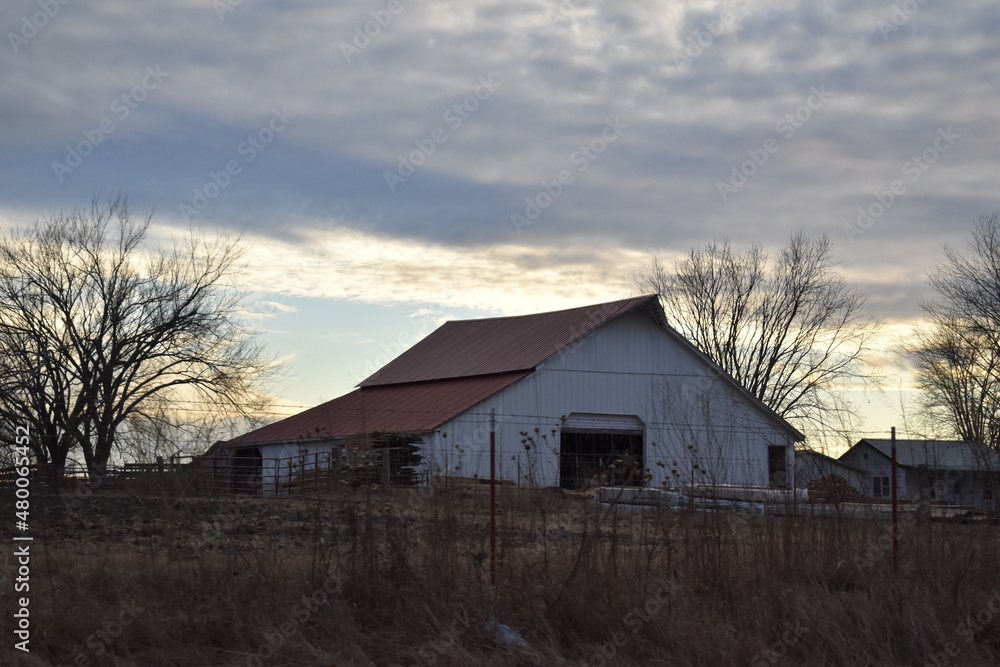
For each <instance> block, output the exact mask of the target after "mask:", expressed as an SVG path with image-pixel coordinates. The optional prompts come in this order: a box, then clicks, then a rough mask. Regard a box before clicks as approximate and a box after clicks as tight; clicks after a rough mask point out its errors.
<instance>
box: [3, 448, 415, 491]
mask: <svg viewBox="0 0 1000 667" xmlns="http://www.w3.org/2000/svg"><path fill="white" fill-rule="evenodd" d="M25 467H27V468H28V471H29V472H28V477H29V479H30V480H31V488H32V491H33V492H34V493H65V492H73V491H76V490H78V489H79V488H81V487H89V488H91V489H95V488H100V489H103V490H112V489H116V490H123V491H132V492H140V493H141V492H155V493H170V494H172V495H187V494H190V495H227V494H248V495H274V496H282V495H285V496H287V495H307V494H315V493H328V492H330V491H333V490H336V488H337V487H338V486H340V485H344V486H354V487H356V486H363V485H381V486H386V487H390V486H419V485H426V484H427V481H428V480H427V474H426V473H425V472H423V471H421V470H418V469H417V467H416V466H414V465H413V456H412V452H411V451H410V450H409V449H408V448H405V447H389V448H371V449H362V448H358V449H347V448H342V449H340V450H339V451H337V450H329V451H321V452H312V453H308V454H299V455H296V456H289V457H284V458H264V457H248V456H244V457H239V456H182V457H173V458H171V459H163V458H160V459H158V460H157V461H156V462H152V463H126V464H123V465H120V466H113V465H112V466H106V467H105V468H104V469H103V470H101V471H100V472H97V473H94V472H88V471H87V470H86V469H85V468H83V467H80V466H76V465H71V466H67V467H65V468H63V469H61V470H60V469H59V468H58V467H57V466H54V465H51V464H37V465H30V466H20V467H18V468H14V467H10V468H0V491H3V492H9V491H13V489H14V485H15V480H16V479H17V477H19V476H23V475H20V474H19V472H18V471H19V470H22V469H23V468H25Z"/></svg>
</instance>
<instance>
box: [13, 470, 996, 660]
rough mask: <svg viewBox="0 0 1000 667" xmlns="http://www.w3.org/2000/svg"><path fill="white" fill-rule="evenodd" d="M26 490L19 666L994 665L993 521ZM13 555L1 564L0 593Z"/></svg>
mask: <svg viewBox="0 0 1000 667" xmlns="http://www.w3.org/2000/svg"><path fill="white" fill-rule="evenodd" d="M498 498H499V503H498V506H499V509H498V514H497V520H498V533H497V554H498V558H497V567H496V586H493V585H491V583H490V558H489V527H488V526H489V523H488V522H489V513H488V494H487V493H486V490H485V488H481V487H480V488H476V487H466V488H458V489H445V490H441V489H438V490H436V491H433V492H432V491H431V490H429V489H394V490H393V491H392V492H391V493H389V494H383V493H382V492H380V491H378V490H375V489H366V488H361V489H345V490H343V491H341V492H340V493H338V494H336V495H323V496H317V497H312V498H260V497H236V498H233V497H226V498H190V497H164V496H156V495H135V494H123V493H114V494H112V493H96V494H93V495H87V496H75V495H66V496H57V495H53V496H47V497H43V496H36V497H35V498H33V507H32V512H33V515H32V517H33V534H34V536H35V541H34V542H33V546H32V564H31V567H32V570H31V619H32V631H33V636H32V640H31V649H32V651H31V653H30V654H24V653H21V652H18V651H14V650H12V649H11V648H10V647H11V646H12V645H13V642H14V640H12V639H11V635H10V634H7V638H8V639H7V645H6V646H4V654H5V656H9V660H8V658H7V657H5V658H4V660H3V662H4V664H16V665H60V666H62V665H118V666H125V665H129V666H131V665H143V666H146V665H184V666H197V665H247V666H252V665H274V666H277V665H283V666H292V665H297V666H307V665H308V666H312V665H317V666H318V665H324V666H327V665H387V666H388V665H401V666H413V665H446V666H450V665H455V666H457V665H463V666H465V665H643V666H656V665H672V666H673V665H706V666H709V665H711V666H713V667H714V666H717V665H753V666H757V665H856V666H858V667H863V666H866V665H872V666H875V665H945V664H948V665H990V664H1000V526H996V525H993V524H976V525H960V524H944V523H933V522H926V523H912V522H911V523H907V524H903V525H902V526H901V529H900V536H899V537H900V552H899V561H898V568H897V570H896V571H894V569H893V566H892V553H891V552H892V550H891V541H892V540H891V532H890V527H889V526H888V525H887V524H885V523H876V522H869V521H862V520H841V519H831V518H827V519H818V518H802V517H799V518H775V517H746V518H741V517H738V516H728V515H711V514H690V513H687V512H676V511H670V510H643V511H637V510H614V509H608V508H600V507H598V506H596V505H595V503H594V502H593V501H592V500H590V499H588V498H585V497H582V496H573V495H569V494H566V493H562V492H559V491H553V490H536V491H525V490H517V489H513V488H510V487H503V488H501V490H500V493H499V495H498ZM11 562H12V561H11V560H10V559H6V560H5V562H4V567H6V568H7V569H6V570H4V571H3V578H4V579H5V582H4V586H3V588H4V600H5V601H4V603H3V604H4V608H5V612H4V613H5V615H7V616H9V614H7V613H6V609H8V608H12V607H13V604H14V603H13V602H12V601H10V595H11V594H10V590H11V588H12V587H11V585H10V582H11V575H12V570H11Z"/></svg>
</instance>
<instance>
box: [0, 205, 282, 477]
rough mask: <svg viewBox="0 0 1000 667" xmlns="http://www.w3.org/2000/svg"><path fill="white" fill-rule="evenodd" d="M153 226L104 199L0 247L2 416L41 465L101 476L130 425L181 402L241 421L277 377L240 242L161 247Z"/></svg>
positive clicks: (189, 239) (186, 241) (17, 233)
mask: <svg viewBox="0 0 1000 667" xmlns="http://www.w3.org/2000/svg"><path fill="white" fill-rule="evenodd" d="M150 221H151V217H150V216H146V217H145V218H143V219H138V220H137V219H136V218H134V217H133V215H132V212H131V210H130V209H129V206H128V203H127V202H126V200H125V199H123V198H118V199H115V200H112V201H110V202H109V203H108V204H107V205H106V206H102V205H100V204H99V202H97V201H96V200H95V201H94V202H93V203H92V204H91V206H90V208H89V209H75V210H73V211H72V212H71V213H69V214H65V215H56V216H53V217H51V218H49V219H47V220H43V221H36V222H35V223H33V224H31V225H27V226H22V227H19V228H16V229H14V230H13V231H11V232H10V233H8V234H6V235H5V236H4V237H3V238H2V239H0V416H2V417H3V418H4V419H5V420H6V421H7V422H8V423H18V424H26V425H29V426H30V428H31V431H32V435H33V438H32V447H33V450H34V453H35V456H36V458H37V459H38V461H40V462H44V463H52V464H55V466H56V467H57V469H61V467H63V466H64V465H65V463H66V459H67V456H68V455H69V454H70V452H72V451H76V450H79V452H80V453H81V454H82V455H83V458H84V461H85V462H86V465H87V468H88V470H89V471H90V473H91V474H92V475H100V474H102V472H103V470H104V469H105V466H106V464H107V462H108V460H109V458H110V457H111V455H112V452H113V451H114V449H115V446H116V436H117V434H118V432H119V429H120V428H122V426H123V424H124V423H125V422H126V421H127V420H129V419H133V420H135V419H141V418H143V417H145V418H147V419H155V414H154V413H155V411H150V410H149V408H150V407H151V406H156V408H157V409H162V405H163V401H168V402H169V401H176V400H182V399H184V398H186V399H188V400H198V401H204V402H208V403H210V404H213V405H216V406H219V407H220V408H223V409H227V410H235V411H244V410H245V406H247V405H251V404H253V403H254V400H255V399H256V397H257V395H258V388H259V387H260V386H261V383H262V382H263V381H265V379H266V378H267V377H268V376H269V373H270V372H272V371H273V370H274V368H273V365H272V364H271V362H270V360H269V359H268V358H265V357H264V356H263V354H262V350H261V347H260V345H259V344H258V343H257V342H256V336H255V332H254V331H253V330H252V329H251V328H249V327H248V326H247V324H246V320H245V316H246V315H247V314H248V311H247V309H246V306H245V300H246V299H245V293H244V292H243V291H241V290H240V289H238V288H237V286H236V285H235V284H234V283H233V282H232V278H233V276H234V275H235V274H236V273H238V271H239V268H240V267H239V259H240V249H239V245H238V242H235V241H232V240H229V239H227V238H221V237H220V238H214V239H209V240H206V239H204V238H202V237H200V236H199V235H197V234H194V233H191V234H188V235H187V236H186V237H184V238H183V239H181V240H176V241H174V242H173V243H172V244H170V245H168V246H167V247H159V248H153V247H150V246H149V244H148V231H149V226H150ZM154 399H158V400H154Z"/></svg>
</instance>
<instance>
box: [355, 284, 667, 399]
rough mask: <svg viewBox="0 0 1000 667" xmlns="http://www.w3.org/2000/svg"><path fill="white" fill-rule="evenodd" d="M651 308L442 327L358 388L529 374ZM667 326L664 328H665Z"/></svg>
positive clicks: (646, 301)
mask: <svg viewBox="0 0 1000 667" xmlns="http://www.w3.org/2000/svg"><path fill="white" fill-rule="evenodd" d="M644 306H655V308H652V309H651V310H650V313H651V315H652V316H654V317H656V315H657V313H662V311H660V310H659V301H658V298H657V297H656V296H655V295H652V296H641V297H635V298H631V299H623V300H621V301H612V302H610V303H600V304H597V305H593V306H584V307H582V308H571V309H569V310H559V311H555V312H551V313H537V314H534V315H519V316H513V317H492V318H485V319H478V320H457V321H451V322H445V323H444V324H443V325H441V326H440V327H439V328H438V329H436V330H435V331H433V332H432V333H431V334H430V335H428V336H427V337H426V338H424V339H423V340H421V341H420V342H418V343H417V344H416V345H414V346H413V347H411V348H410V349H408V350H407V351H406V352H404V353H403V354H401V355H399V356H398V357H396V358H395V359H394V360H392V361H390V362H389V363H388V364H386V365H385V366H383V367H382V368H381V369H380V370H378V371H376V372H375V373H374V374H373V375H371V376H370V377H368V378H367V379H365V380H364V381H363V382H361V384H359V385H358V386H359V387H374V386H379V385H389V384H400V383H406V382H422V381H425V380H438V379H443V378H460V377H471V376H474V375H487V374H492V373H507V372H511V371H521V370H530V369H533V368H535V367H536V366H537V365H538V364H540V363H542V362H543V361H545V359H547V358H548V357H550V356H552V355H553V354H555V353H556V352H558V351H559V350H561V349H562V348H564V347H566V346H567V345H570V344H571V343H573V342H574V341H575V340H577V339H579V338H581V337H582V336H584V335H586V334H587V333H589V332H590V331H592V330H594V329H596V328H597V327H599V326H601V325H602V324H604V323H605V322H608V321H609V320H612V319H614V318H615V317H618V316H620V315H623V314H625V313H628V312H630V311H632V310H634V309H636V308H641V307H644ZM664 324H665V322H664Z"/></svg>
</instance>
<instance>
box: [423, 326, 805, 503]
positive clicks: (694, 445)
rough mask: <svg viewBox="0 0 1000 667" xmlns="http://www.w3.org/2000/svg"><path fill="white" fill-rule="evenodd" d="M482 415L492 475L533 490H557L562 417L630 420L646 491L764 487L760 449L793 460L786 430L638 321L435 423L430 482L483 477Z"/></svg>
mask: <svg viewBox="0 0 1000 667" xmlns="http://www.w3.org/2000/svg"><path fill="white" fill-rule="evenodd" d="M491 410H495V411H496V415H497V421H496V424H497V425H496V442H497V450H498V456H497V467H498V474H499V475H500V476H501V478H502V479H508V480H516V479H518V478H520V480H521V481H522V482H524V481H525V480H526V473H525V470H526V469H529V470H530V474H531V475H532V476H533V480H534V482H535V483H539V484H557V483H558V469H559V466H558V453H559V433H560V431H561V429H562V428H563V426H564V420H565V419H566V418H568V417H569V416H570V415H571V414H572V413H592V414H607V415H636V416H638V418H639V419H640V420H641V421H642V422H643V423H644V424H645V452H646V461H645V466H646V468H647V469H648V470H649V473H650V474H651V475H652V479H651V482H650V483H651V484H654V485H661V484H666V485H670V486H676V485H677V484H679V483H690V482H692V481H694V482H699V483H738V484H757V485H767V482H768V479H767V477H768V475H767V447H768V445H784V446H787V447H788V448H789V456H790V457H791V456H793V454H792V453H791V445H792V438H791V436H790V435H789V434H788V433H787V432H786V431H784V430H780V429H779V428H778V427H777V426H776V425H775V423H774V421H773V420H772V419H771V418H770V417H769V416H768V415H766V414H765V413H763V412H762V411H760V410H759V409H758V408H757V407H756V406H752V405H750V404H749V403H748V401H747V400H746V398H745V397H744V396H743V395H742V394H741V393H739V392H738V391H737V390H735V389H734V388H733V387H732V386H731V385H729V384H728V382H726V381H723V380H722V379H720V378H718V377H715V376H714V375H713V373H712V371H711V370H710V368H709V367H707V366H706V365H705V364H704V362H703V361H702V360H701V359H700V358H698V357H697V356H695V355H694V354H692V353H691V352H690V351H689V350H687V349H685V348H684V347H682V346H681V345H679V344H678V343H677V342H676V341H674V340H673V339H672V338H671V337H670V336H668V334H666V333H665V332H663V331H662V330H661V329H659V328H658V327H657V326H656V325H655V324H654V323H653V322H651V321H650V320H649V319H648V318H647V317H646V316H645V315H643V314H641V313H633V314H630V315H626V316H623V317H620V318H618V319H617V320H614V321H613V322H611V323H609V324H607V325H605V326H604V327H601V328H600V329H598V330H596V331H594V332H592V333H591V334H590V335H588V336H586V337H585V338H584V339H582V340H581V341H579V342H578V343H577V344H575V345H573V346H571V347H570V348H568V349H567V350H565V351H563V352H562V353H559V354H556V355H554V356H553V357H551V358H550V359H549V360H547V361H546V362H545V363H544V364H543V367H542V370H540V371H538V372H536V373H535V374H533V375H531V376H529V377H527V378H525V379H524V380H521V381H520V382H518V383H516V384H514V385H512V386H510V387H507V388H506V389H504V390H503V391H501V392H499V393H498V394H497V395H495V396H493V397H491V398H489V399H487V400H486V401H483V402H482V403H480V404H478V405H476V406H475V407H473V408H471V409H470V410H468V411H467V412H465V413H463V414H462V415H459V416H458V417H456V418H455V419H453V420H451V421H450V422H448V423H446V424H444V425H443V426H442V428H441V429H440V431H439V432H438V433H436V434H435V435H434V436H433V437H432V438H430V439H429V440H430V442H429V447H428V449H429V450H430V453H431V465H430V472H431V474H435V475H437V474H445V475H456V476H463V477H485V476H487V475H488V474H489V432H490V427H489V421H490V411H491ZM525 445H528V447H527V448H526V447H525ZM791 465H793V463H792V462H791V461H790V462H789V469H791Z"/></svg>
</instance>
